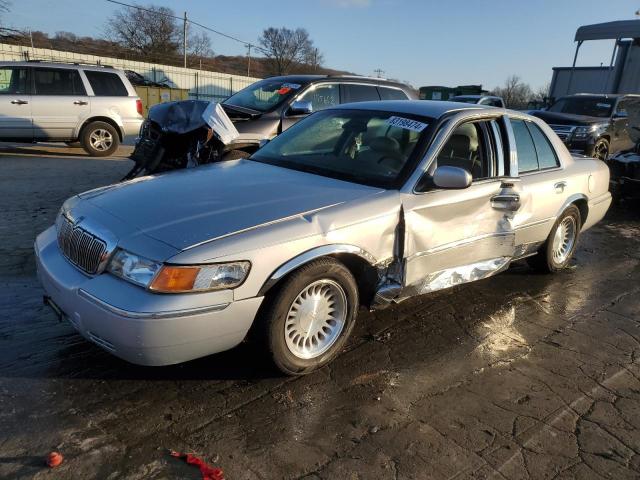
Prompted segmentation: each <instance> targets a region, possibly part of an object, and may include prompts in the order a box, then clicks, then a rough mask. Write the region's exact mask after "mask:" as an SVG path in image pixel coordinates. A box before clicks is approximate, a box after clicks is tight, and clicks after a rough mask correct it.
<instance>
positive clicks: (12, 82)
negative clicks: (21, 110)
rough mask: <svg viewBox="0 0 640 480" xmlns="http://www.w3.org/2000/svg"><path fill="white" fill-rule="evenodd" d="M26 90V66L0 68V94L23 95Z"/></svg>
mask: <svg viewBox="0 0 640 480" xmlns="http://www.w3.org/2000/svg"><path fill="white" fill-rule="evenodd" d="M28 92H29V90H28V83H27V69H26V68H15V67H2V68H0V95H23V94H25V93H28Z"/></svg>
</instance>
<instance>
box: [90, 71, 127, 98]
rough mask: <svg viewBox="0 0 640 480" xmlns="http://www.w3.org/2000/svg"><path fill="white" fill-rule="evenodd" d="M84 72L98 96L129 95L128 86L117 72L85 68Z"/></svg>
mask: <svg viewBox="0 0 640 480" xmlns="http://www.w3.org/2000/svg"><path fill="white" fill-rule="evenodd" d="M84 74H85V75H86V76H87V79H88V80H89V83H90V84H91V88H93V93H94V94H95V95H96V96H97V97H126V96H128V95H129V92H127V87H125V86H124V83H122V80H121V79H120V77H119V76H118V75H117V74H115V73H110V72H95V71H92V70H85V71H84Z"/></svg>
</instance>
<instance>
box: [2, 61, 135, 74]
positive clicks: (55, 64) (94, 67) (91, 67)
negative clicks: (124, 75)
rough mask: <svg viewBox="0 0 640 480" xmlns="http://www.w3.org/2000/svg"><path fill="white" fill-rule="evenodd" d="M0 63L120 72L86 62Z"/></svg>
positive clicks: (107, 66)
mask: <svg viewBox="0 0 640 480" xmlns="http://www.w3.org/2000/svg"><path fill="white" fill-rule="evenodd" d="M0 65H2V66H5V67H6V66H10V67H14V66H15V67H51V68H72V69H78V68H81V69H83V70H97V71H105V70H107V71H111V72H121V71H122V70H119V69H117V68H113V67H112V66H110V65H94V64H86V63H65V62H59V63H58V62H42V61H40V60H23V61H0Z"/></svg>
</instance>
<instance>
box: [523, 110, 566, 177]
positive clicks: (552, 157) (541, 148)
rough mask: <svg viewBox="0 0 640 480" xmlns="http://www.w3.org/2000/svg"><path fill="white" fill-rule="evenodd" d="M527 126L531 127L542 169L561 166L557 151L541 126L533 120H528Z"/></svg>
mask: <svg viewBox="0 0 640 480" xmlns="http://www.w3.org/2000/svg"><path fill="white" fill-rule="evenodd" d="M527 127H529V132H531V137H532V138H533V143H534V144H535V147H536V153H537V154H538V164H539V165H540V169H541V170H544V169H545V168H554V167H559V166H560V162H559V161H558V157H557V156H556V152H555V150H554V149H553V147H552V146H551V144H550V143H549V139H548V138H547V136H546V135H545V134H544V133H542V130H540V127H538V126H537V125H536V124H534V123H531V122H527Z"/></svg>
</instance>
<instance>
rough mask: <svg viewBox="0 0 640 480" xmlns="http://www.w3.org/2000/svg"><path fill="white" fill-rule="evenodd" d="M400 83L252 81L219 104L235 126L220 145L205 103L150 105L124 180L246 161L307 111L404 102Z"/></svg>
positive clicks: (303, 78) (310, 78)
mask: <svg viewBox="0 0 640 480" xmlns="http://www.w3.org/2000/svg"><path fill="white" fill-rule="evenodd" d="M411 98H415V93H414V92H413V91H412V90H411V89H410V88H409V87H407V86H406V85H403V84H401V83H396V82H389V81H386V80H382V79H379V78H366V77H353V76H327V75H287V76H282V77H271V78H267V79H265V80H261V81H258V82H255V83H254V84H252V85H250V86H248V87H246V88H244V89H243V90H240V91H239V92H238V93H236V94H235V95H232V96H231V97H229V98H228V99H226V100H225V101H223V102H222V103H221V104H220V105H221V106H222V109H223V111H221V112H218V113H219V116H223V115H224V114H226V116H228V118H229V121H231V122H232V123H233V125H234V127H235V130H236V131H235V134H234V135H232V137H233V138H232V139H231V140H229V141H222V140H221V139H220V138H219V136H218V135H217V134H216V131H215V129H213V130H212V129H211V126H210V125H208V124H207V123H206V121H205V120H204V119H203V118H202V113H203V112H204V111H205V110H206V109H207V107H208V106H209V103H210V102H207V101H204V100H186V101H182V102H171V103H166V104H160V105H155V106H153V107H152V108H151V109H150V110H149V116H148V119H147V120H146V121H145V123H144V125H143V127H142V129H141V131H140V138H139V139H138V142H137V144H136V149H135V151H134V152H133V154H132V156H131V159H132V160H133V161H134V162H135V165H134V167H133V168H132V170H131V171H130V172H129V173H128V174H127V175H126V176H125V179H129V178H133V177H135V176H138V175H146V174H149V173H157V172H162V171H166V170H173V169H176V168H185V167H186V166H195V165H202V164H206V163H212V162H217V161H220V160H230V159H237V158H243V157H248V156H249V155H251V153H253V152H255V151H256V150H257V149H258V148H259V146H260V143H261V142H264V141H267V140H270V139H272V138H273V137H275V136H276V135H279V134H280V133H282V132H283V131H285V130H286V129H288V128H289V127H291V126H292V125H294V124H295V123H296V122H298V121H300V120H301V119H303V118H305V117H306V116H308V115H310V114H311V113H312V112H317V111H322V110H324V109H326V108H330V107H334V106H336V105H340V104H343V103H355V102H364V101H375V100H408V99H411Z"/></svg>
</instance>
